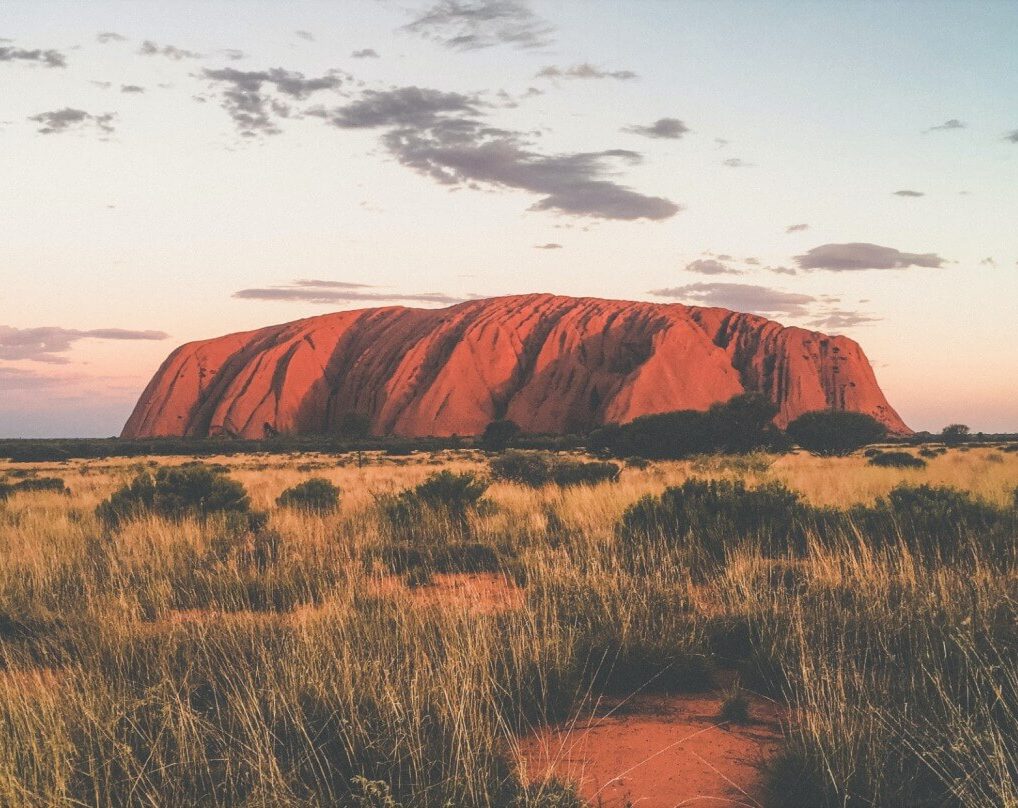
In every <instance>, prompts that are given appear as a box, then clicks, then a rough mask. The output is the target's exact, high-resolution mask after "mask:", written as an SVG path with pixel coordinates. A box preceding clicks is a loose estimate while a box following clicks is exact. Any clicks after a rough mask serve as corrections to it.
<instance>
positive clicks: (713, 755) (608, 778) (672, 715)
mask: <svg viewBox="0 0 1018 808" xmlns="http://www.w3.org/2000/svg"><path fill="white" fill-rule="evenodd" d="M722 700H723V697H722V696H721V695H720V694H714V695H706V696H704V695H696V696H689V695H678V696H637V697H634V698H632V699H630V700H629V701H627V702H626V703H624V704H618V703H616V704H615V705H605V707H604V708H603V709H601V710H599V711H598V714H597V715H595V716H594V717H593V718H592V719H590V720H589V721H586V722H583V723H580V724H577V725H575V726H573V727H552V728H549V729H546V730H544V731H542V732H540V733H538V734H536V735H534V736H531V737H529V738H526V739H524V740H523V741H522V742H521V748H520V753H521V758H522V761H521V768H522V770H523V773H524V776H525V777H526V778H527V779H528V780H530V781H531V782H541V781H543V780H545V779H547V778H548V777H551V776H554V777H556V778H558V779H559V780H565V781H568V782H572V783H575V784H576V786H577V787H578V790H579V792H580V795H581V796H582V797H583V798H584V799H586V800H589V801H590V802H591V803H593V804H595V805H603V806H605V808H615V807H616V806H619V807H621V806H625V805H629V804H632V805H633V806H635V807H636V808H678V806H690V807H691V808H705V807H706V806H760V805H761V802H762V794H761V788H762V773H761V764H762V763H763V762H764V761H765V760H766V759H767V758H769V757H771V756H772V755H773V754H774V753H775V752H776V751H777V748H778V745H779V744H780V741H781V726H780V721H781V718H782V712H781V710H780V708H779V707H777V706H776V705H774V704H772V703H771V702H768V701H765V700H763V699H758V698H752V699H751V703H752V707H751V716H752V718H753V720H754V723H752V724H750V725H748V726H745V727H742V726H731V727H729V726H727V725H725V726H719V725H718V721H717V715H718V711H719V710H720V708H721V703H722ZM613 707H614V709H613Z"/></svg>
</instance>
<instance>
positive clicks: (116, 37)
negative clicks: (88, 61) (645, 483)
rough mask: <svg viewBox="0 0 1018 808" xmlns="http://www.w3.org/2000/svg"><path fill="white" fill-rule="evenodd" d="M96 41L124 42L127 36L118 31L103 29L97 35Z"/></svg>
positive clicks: (102, 42)
mask: <svg viewBox="0 0 1018 808" xmlns="http://www.w3.org/2000/svg"><path fill="white" fill-rule="evenodd" d="M95 39H96V42H99V43H101V44H103V45H105V44H106V43H107V42H124V41H125V40H126V39H127V37H126V36H124V35H123V34H118V33H117V32H116V31H102V32H101V33H98V34H96V35H95Z"/></svg>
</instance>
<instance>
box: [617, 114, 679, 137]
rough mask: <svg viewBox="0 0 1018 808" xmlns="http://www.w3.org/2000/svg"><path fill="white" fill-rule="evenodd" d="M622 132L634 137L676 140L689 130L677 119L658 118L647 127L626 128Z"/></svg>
mask: <svg viewBox="0 0 1018 808" xmlns="http://www.w3.org/2000/svg"><path fill="white" fill-rule="evenodd" d="M622 131H623V132H630V133H632V134H634V135H643V136H644V137H653V138H664V139H669V140H678V139H679V138H680V137H682V136H683V135H685V134H686V133H688V132H689V131H690V129H689V127H688V126H686V125H685V124H684V123H683V122H682V121H680V120H679V119H678V118H658V119H657V120H656V121H654V123H652V124H650V125H649V126H639V125H633V126H627V127H625V128H624V129H623V130H622Z"/></svg>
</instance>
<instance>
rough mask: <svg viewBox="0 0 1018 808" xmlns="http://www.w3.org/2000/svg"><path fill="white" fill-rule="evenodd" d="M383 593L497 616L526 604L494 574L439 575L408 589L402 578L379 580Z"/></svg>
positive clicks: (519, 593) (417, 602) (505, 580)
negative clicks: (396, 594)
mask: <svg viewBox="0 0 1018 808" xmlns="http://www.w3.org/2000/svg"><path fill="white" fill-rule="evenodd" d="M378 588H379V592H380V593H386V594H390V593H399V594H401V595H404V596H408V597H410V598H411V599H412V600H413V602H414V604H415V605H417V606H439V605H440V606H442V607H443V608H451V609H454V610H455V609H462V610H464V611H469V612H476V613H479V614H498V613H499V612H504V611H509V610H511V609H518V608H519V607H520V606H522V605H523V599H524V591H523V590H522V589H521V588H520V587H518V586H516V584H515V583H513V582H512V581H511V580H509V579H508V578H506V577H505V576H504V575H500V574H499V573H494V572H482V573H440V574H437V575H435V576H433V578H432V580H431V582H430V583H428V584H425V585H423V586H413V587H408V586H407V585H406V584H405V583H404V581H403V580H402V579H401V578H396V577H394V576H386V577H385V578H382V579H381V580H380V581H379V587H378Z"/></svg>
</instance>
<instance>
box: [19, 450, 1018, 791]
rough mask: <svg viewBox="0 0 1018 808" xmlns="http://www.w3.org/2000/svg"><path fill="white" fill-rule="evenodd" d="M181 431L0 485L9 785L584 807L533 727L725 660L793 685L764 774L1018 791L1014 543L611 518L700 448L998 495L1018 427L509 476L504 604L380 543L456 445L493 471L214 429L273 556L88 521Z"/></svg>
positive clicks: (184, 535)
mask: <svg viewBox="0 0 1018 808" xmlns="http://www.w3.org/2000/svg"><path fill="white" fill-rule="evenodd" d="M186 460H187V458H158V459H153V458H140V459H137V458H136V459H131V460H103V461H70V462H66V463H56V464H54V463H48V464H38V465H36V466H31V465H24V464H19V466H18V467H17V468H18V469H19V470H29V471H32V472H34V473H37V474H38V475H40V476H59V477H62V478H63V479H64V480H65V482H66V483H67V485H68V487H69V488H70V490H71V495H70V496H64V495H61V494H57V493H52V492H39V493H17V494H14V495H13V496H12V497H10V499H8V500H7V501H6V502H5V503H2V504H0V805H3V806H40V807H41V806H54V805H68V806H71V805H97V806H122V805H123V806H127V805H151V806H156V805H158V806H177V805H179V806H185V805H223V806H227V805H230V806H277V805H283V806H315V805H361V806H363V805H371V806H374V805H377V806H384V805H390V806H391V805H395V802H396V801H397V800H398V801H401V802H402V803H403V804H404V805H405V806H410V805H412V806H431V805H454V806H461V805H462V806H468V805H471V806H472V805H478V806H494V805H515V806H553V805H554V806H567V805H571V804H574V803H572V802H570V798H569V797H568V796H567V794H566V792H565V791H563V790H561V789H556V788H552V787H548V788H544V789H540V788H538V789H532V790H529V791H527V790H525V789H523V788H522V786H521V784H519V782H518V777H517V775H516V771H515V765H514V763H515V761H514V756H515V750H516V749H517V748H518V738H519V737H520V735H521V734H525V733H526V732H527V731H528V730H529V729H530V728H532V727H534V726H536V725H538V724H541V723H543V722H546V721H555V720H558V719H560V718H563V717H568V716H575V715H577V714H578V713H580V712H583V711H584V710H589V709H590V708H591V706H592V704H593V703H595V702H596V700H597V697H598V694H599V692H600V691H601V690H604V689H606V688H616V689H619V688H621V689H625V688H627V687H628V688H631V689H636V688H638V687H641V686H644V685H647V684H648V681H650V680H651V679H652V678H653V679H654V682H652V684H654V683H657V684H660V683H662V682H665V681H667V682H670V686H671V687H679V688H681V687H683V686H684V684H688V685H689V686H690V687H692V686H695V685H696V682H697V681H699V678H702V677H704V676H707V677H709V676H710V668H711V665H713V664H725V665H732V666H738V667H739V668H740V671H741V672H742V674H743V677H744V683H745V684H747V686H750V687H754V688H756V689H757V690H760V691H764V692H767V693H769V694H771V695H772V696H774V697H779V698H784V699H787V700H788V702H789V704H790V706H791V714H792V715H794V723H793V725H792V726H790V727H789V730H788V738H789V743H788V750H787V753H786V754H784V755H783V756H782V758H781V759H780V760H778V761H776V763H775V771H774V777H775V781H776V782H781V783H783V784H784V789H785V790H784V791H783V792H782V794H783V796H782V797H781V798H780V799H779V800H778V801H777V802H775V803H774V804H775V805H786V806H788V805H807V806H822V805H876V804H879V805H916V806H918V805H921V804H930V805H963V806H990V805H1000V806H1008V807H1009V808H1014V806H1018V786H1016V783H1015V777H1016V766H1018V753H1016V749H1018V732H1016V730H1015V728H1016V727H1018V716H1016V714H1015V710H1016V708H1018V702H1016V694H1018V673H1016V667H1015V662H1016V659H1018V656H1016V649H1015V641H1016V636H1015V628H1014V626H1015V614H1016V612H1015V603H1016V599H1018V582H1016V577H1015V574H1014V573H1015V563H1014V562H1015V559H1014V552H1013V550H1012V552H1011V553H1010V555H1007V554H1005V557H1003V558H991V557H986V556H979V555H978V554H977V555H976V556H975V557H974V558H973V559H971V560H969V561H967V562H965V563H961V562H957V563H947V562H940V561H934V560H931V559H929V558H920V557H916V556H915V555H914V554H913V553H911V552H910V551H909V550H908V549H907V548H906V547H904V546H899V547H894V548H890V549H888V548H883V549H880V548H878V547H876V546H875V545H873V544H871V543H870V542H869V541H868V540H867V537H865V536H859V537H854V538H853V539H852V540H849V539H848V538H844V537H843V538H841V539H838V540H837V541H833V540H832V541H824V542H820V541H818V542H816V543H814V544H811V546H810V549H809V550H808V552H807V553H806V554H805V555H803V556H801V557H795V558H792V557H787V558H767V557H764V556H763V555H762V554H761V553H760V552H759V551H758V550H757V549H754V547H753V546H752V545H750V544H746V543H742V542H740V541H739V537H733V539H732V543H731V548H730V550H729V552H728V558H727V561H726V563H724V564H723V565H721V566H720V567H719V569H717V570H716V571H715V572H714V573H713V574H711V575H709V576H707V577H706V578H704V577H703V576H695V575H693V574H691V570H690V568H689V566H688V558H687V554H686V553H685V551H684V548H683V547H682V546H675V545H664V544H661V543H660V542H650V541H648V542H646V543H635V544H633V543H628V544H627V543H625V542H622V541H621V540H620V538H619V536H618V534H617V532H616V529H615V528H616V524H617V523H618V521H619V519H620V517H621V516H622V514H623V512H624V511H625V509H626V508H627V507H628V506H630V505H631V504H632V503H634V502H635V501H636V500H638V499H639V498H640V497H642V496H644V495H647V494H653V495H656V494H660V493H661V492H662V491H663V490H664V489H665V488H667V487H668V486H672V485H676V484H679V483H681V482H682V481H684V480H685V479H688V478H689V477H691V476H696V477H723V478H732V479H736V478H738V479H745V480H746V481H747V482H748V483H753V484H755V483H761V482H767V481H780V482H782V483H784V484H786V485H787V486H789V487H790V488H792V489H794V490H796V491H799V492H801V493H802V495H803V496H804V497H805V498H806V499H807V500H809V501H810V502H812V503H814V504H817V505H830V506H837V507H845V506H848V505H851V504H855V503H869V502H872V501H873V500H874V499H875V498H876V497H878V496H883V495H885V494H886V493H887V492H888V491H890V490H891V489H892V488H893V487H894V486H895V485H897V484H899V483H901V482H903V481H905V482H909V483H913V484H919V483H931V484H936V485H946V486H951V487H953V488H957V489H959V490H964V491H968V492H971V493H972V494H974V495H976V496H977V497H979V498H981V499H984V500H987V501H989V502H993V503H995V504H997V505H1000V506H1004V505H1007V504H1009V503H1010V502H1012V498H1013V496H1014V493H1013V492H1014V490H1015V488H1016V487H1018V454H1013V453H1012V454H1004V455H1001V454H999V453H997V452H996V451H994V450H992V449H981V448H980V449H972V450H970V451H964V452H962V451H957V450H954V451H951V452H948V453H947V454H946V455H943V456H941V457H937V458H933V459H931V460H930V462H929V465H928V466H927V468H925V469H922V470H918V471H903V470H896V469H885V468H875V467H873V466H870V465H867V464H866V462H865V459H864V458H861V457H849V458H839V459H823V458H816V457H812V456H809V455H806V454H801V453H800V454H795V455H788V456H783V457H771V456H752V457H749V458H707V459H698V460H694V461H688V462H668V463H655V464H652V465H650V466H649V467H647V468H645V469H636V468H626V469H625V470H624V471H623V473H622V475H621V477H620V479H619V480H618V481H617V482H615V483H605V484H599V485H596V486H577V487H572V488H566V489H560V488H557V487H555V486H546V487H543V488H537V489H534V488H526V487H523V486H518V485H511V484H505V483H496V484H493V485H492V486H491V487H490V489H489V490H488V493H487V498H488V500H490V502H491V503H493V504H492V506H491V507H488V508H485V509H484V510H482V511H481V512H478V513H476V514H473V515H472V516H471V519H470V538H471V540H472V541H474V542H476V543H479V544H482V545H485V546H487V547H491V548H495V549H497V551H498V553H499V558H500V559H501V560H500V565H501V568H502V569H501V572H503V573H504V574H505V575H507V576H510V577H511V578H512V580H514V581H516V582H517V583H518V584H519V586H521V587H522V588H523V589H524V594H523V596H521V597H517V596H516V595H515V594H514V595H513V597H512V599H509V602H508V603H507V605H506V608H488V606H490V603H488V605H487V606H485V607H484V608H471V606H470V598H469V596H468V597H466V598H465V597H462V596H457V597H451V598H448V599H446V598H442V597H436V596H434V593H432V594H431V595H430V596H424V597H422V596H420V595H419V594H418V593H415V592H414V591H413V590H412V589H408V588H407V586H406V585H405V584H404V583H397V584H396V585H393V583H392V579H391V578H390V577H387V575H388V574H387V573H386V571H385V570H384V569H382V568H381V567H380V566H379V564H378V561H377V558H376V556H375V555H373V553H377V551H378V550H379V549H380V548H383V547H384V546H386V545H387V544H388V543H390V542H391V541H392V537H391V536H390V535H389V532H388V530H387V528H386V526H385V524H384V523H383V521H382V520H380V517H379V513H378V510H377V508H376V500H375V498H376V496H378V495H380V494H385V493H393V492H396V491H399V490H402V489H405V488H408V487H411V486H413V485H416V484H418V483H420V482H421V481H422V480H424V479H425V478H426V477H427V475H428V474H430V473H431V472H433V471H435V470H437V469H440V468H441V469H450V470H453V471H457V472H467V471H469V472H475V473H484V472H485V470H486V462H485V459H484V457H483V455H481V454H479V453H477V452H473V451H450V452H443V453H440V454H437V455H413V456H410V457H388V456H383V455H380V454H370V455H365V456H364V457H362V458H360V462H358V458H357V457H355V456H352V455H350V456H344V457H342V458H338V459H337V458H336V457H334V456H326V455H314V454H302V455H299V456H268V455H258V456H233V457H221V458H207V459H206V460H205V462H208V463H221V464H223V465H224V466H226V467H227V468H228V469H229V472H230V475H231V476H232V477H233V478H234V479H236V480H238V481H240V482H241V483H243V485H244V486H245V488H246V489H247V491H248V493H249V494H250V497H251V500H252V504H253V506H254V507H255V508H258V509H262V510H266V511H269V513H270V521H269V528H270V529H271V530H272V531H274V532H275V534H276V535H278V540H279V546H280V548H281V550H280V554H279V558H278V559H277V560H276V561H274V562H273V563H271V564H269V565H263V566H262V567H259V566H257V565H254V564H252V562H251V561H250V553H249V552H248V549H247V548H246V546H245V544H244V542H249V541H250V539H237V538H236V537H231V536H230V535H229V534H228V531H227V530H226V528H225V526H224V524H223V523H222V522H221V520H216V519H210V520H208V521H206V522H199V521H196V520H193V519H192V520H184V521H183V522H170V521H166V520H164V519H160V518H157V517H155V516H148V517H144V518H141V519H138V520H135V521H132V522H130V523H128V524H126V525H124V526H123V527H122V528H121V529H120V530H117V531H110V530H107V529H104V528H103V527H102V526H101V525H100V524H99V523H98V522H97V521H96V518H95V515H94V512H95V508H96V506H97V505H98V504H99V503H100V502H102V501H103V500H104V499H105V498H107V497H109V496H110V494H111V493H112V492H113V491H115V490H116V489H117V488H118V487H119V486H121V485H123V484H124V483H125V482H126V481H128V480H129V479H130V478H131V476H133V474H134V473H135V472H136V471H137V470H138V469H139V468H142V467H154V466H155V465H168V464H175V463H182V462H185V461H186ZM12 468H13V467H10V466H4V465H3V464H0V478H2V477H3V476H4V474H5V473H7V472H9V471H10V470H11V469H12ZM312 476H315V477H324V478H326V479H328V480H330V481H331V482H332V483H334V484H335V485H337V486H339V488H340V489H341V490H342V501H341V507H340V509H339V511H338V512H337V513H335V514H331V515H326V516H316V515H311V514H308V513H304V512H300V511H293V510H286V509H280V508H277V507H276V506H275V500H276V497H278V496H279V494H280V492H281V491H282V490H283V489H285V488H287V487H289V486H292V485H294V484H296V483H298V482H301V481H303V480H306V479H307V478H309V477H312ZM434 541H435V542H439V543H447V542H450V541H452V538H451V534H450V536H445V535H436V536H435V537H434ZM1012 547H1013V543H1012ZM372 558H375V559H376V560H375V561H374V562H372V561H371V559H372ZM776 570H777V571H778V572H779V573H780V575H779V576H777V577H776V576H775V571H776ZM789 582H791V583H789ZM481 600H483V598H482V599H481ZM708 658H712V659H713V660H715V661H714V662H710V661H709V659H708ZM656 677H660V678H656ZM359 777H364V778H367V780H368V781H373V782H374V781H384V782H385V785H384V786H382V785H377V783H376V785H370V786H369V785H364V784H363V783H362V782H361V781H359V780H357V778H359ZM790 782H798V785H799V787H800V790H799V791H798V792H796V791H795V790H794V789H791V788H790V787H789V785H788V784H789V783H790ZM358 783H361V784H360V785H358ZM369 792H371V794H372V795H373V796H367V795H368V794H369ZM387 794H388V795H390V796H389V797H387V796H385V795H387ZM390 798H391V800H392V802H389V803H387V802H386V801H385V800H386V799H390ZM781 800H784V801H781ZM794 800H799V802H794ZM923 800H928V802H922V801H923Z"/></svg>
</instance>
